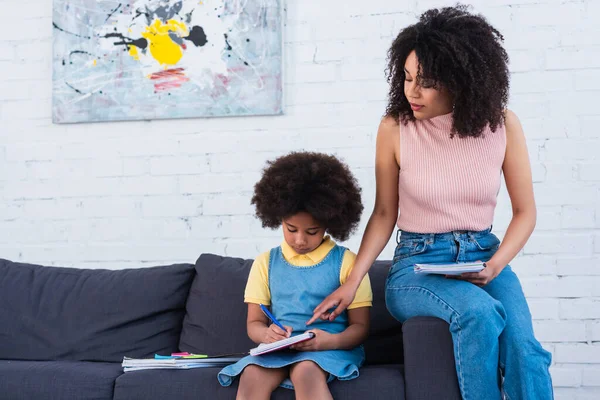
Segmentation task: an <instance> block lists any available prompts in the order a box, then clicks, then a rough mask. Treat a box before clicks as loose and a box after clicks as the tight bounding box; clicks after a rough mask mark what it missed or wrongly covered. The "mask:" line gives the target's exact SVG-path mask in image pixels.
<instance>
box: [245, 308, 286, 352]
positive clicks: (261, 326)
mask: <svg viewBox="0 0 600 400" xmlns="http://www.w3.org/2000/svg"><path fill="white" fill-rule="evenodd" d="M268 324H269V320H268V318H267V317H266V316H265V314H263V312H262V310H261V309H260V306H259V305H258V304H252V303H248V319H247V321H246V329H247V330H248V337H249V338H250V340H252V341H253V342H254V343H256V344H260V343H272V342H276V341H278V340H282V339H285V338H288V337H290V335H291V333H292V328H290V327H289V326H285V328H287V332H284V331H282V330H281V328H279V327H278V326H277V325H275V324H271V325H270V326H269V325H268Z"/></svg>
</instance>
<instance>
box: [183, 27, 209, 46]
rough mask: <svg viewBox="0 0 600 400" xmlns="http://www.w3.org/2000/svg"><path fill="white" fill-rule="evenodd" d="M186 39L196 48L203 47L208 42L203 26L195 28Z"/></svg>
mask: <svg viewBox="0 0 600 400" xmlns="http://www.w3.org/2000/svg"><path fill="white" fill-rule="evenodd" d="M184 39H186V40H189V41H190V42H192V43H194V45H195V46H196V47H202V46H204V45H205V44H206V43H207V42H208V40H207V39H206V33H204V29H203V28H202V27H201V26H193V27H192V30H191V32H190V34H189V35H188V36H187V37H185V38H184Z"/></svg>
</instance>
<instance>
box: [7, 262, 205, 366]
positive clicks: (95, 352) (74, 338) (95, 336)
mask: <svg viewBox="0 0 600 400" xmlns="http://www.w3.org/2000/svg"><path fill="white" fill-rule="evenodd" d="M193 277H194V266H193V265H191V264H177V265H169V266H161V267H150V268H139V269H124V270H115V271H112V270H90V269H75V268H59V267H44V266H40V265H31V264H22V263H16V262H11V261H8V260H2V259H0V359H13V360H80V361H116V362H119V361H121V360H122V359H123V357H124V356H129V357H147V356H152V355H154V353H160V354H170V353H171V352H175V351H177V349H178V344H179V336H180V334H181V324H182V320H183V316H184V313H185V310H184V309H185V303H186V299H187V296H188V292H189V288H190V286H191V283H192V280H193Z"/></svg>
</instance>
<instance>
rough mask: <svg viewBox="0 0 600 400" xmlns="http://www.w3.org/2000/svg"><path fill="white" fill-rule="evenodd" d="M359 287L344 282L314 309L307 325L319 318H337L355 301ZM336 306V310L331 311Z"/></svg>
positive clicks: (331, 319) (330, 319)
mask: <svg viewBox="0 0 600 400" xmlns="http://www.w3.org/2000/svg"><path fill="white" fill-rule="evenodd" d="M357 289H358V286H356V285H353V284H350V282H346V283H344V284H343V285H342V286H340V287H339V288H337V289H336V290H335V291H334V292H333V293H331V294H330V295H329V296H327V297H326V298H325V300H323V301H322V302H321V304H319V305H318V306H317V307H316V308H315V309H314V311H313V316H312V318H311V319H309V320H308V322H307V323H306V325H310V324H312V323H313V322H315V321H316V320H317V319H318V318H321V319H322V320H329V321H333V320H334V319H336V317H337V316H338V315H340V314H341V313H342V312H344V310H345V309H346V308H348V306H349V305H350V304H351V303H352V301H354V296H356V290H357ZM334 307H335V310H334V311H331V312H330V310H331V309H332V308H334Z"/></svg>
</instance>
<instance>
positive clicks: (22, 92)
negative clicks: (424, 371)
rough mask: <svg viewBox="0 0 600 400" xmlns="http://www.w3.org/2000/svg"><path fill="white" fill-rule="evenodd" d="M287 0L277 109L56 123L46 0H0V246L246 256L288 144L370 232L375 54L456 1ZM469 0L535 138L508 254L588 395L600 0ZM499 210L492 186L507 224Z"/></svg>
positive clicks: (264, 239) (558, 351)
mask: <svg viewBox="0 0 600 400" xmlns="http://www.w3.org/2000/svg"><path fill="white" fill-rule="evenodd" d="M288 3H289V4H288V7H287V15H286V28H285V71H286V75H285V90H286V95H285V103H286V114H285V115H284V116H279V117H256V118H226V119H198V120H172V121H154V122H133V123H104V124H81V125H68V126H65V125H52V123H51V114H50V102H51V76H52V71H51V43H52V41H51V37H52V27H51V24H50V22H51V15H52V7H51V2H48V1H41V0H27V1H20V2H16V1H14V0H0V4H2V6H3V7H4V10H5V14H6V15H11V16H12V17H11V18H10V19H9V20H7V21H4V23H3V24H0V76H2V78H0V197H1V200H2V201H1V202H0V256H1V257H5V258H9V259H14V260H23V261H28V262H37V263H43V264H53V265H70V266H80V267H90V268H100V267H102V268H124V267H132V266H140V265H153V264H156V263H167V262H180V261H185V262H191V261H193V260H194V259H195V258H196V257H197V256H198V255H199V254H200V253H202V252H215V253H220V254H226V255H234V256H243V257H253V256H255V255H256V254H257V253H258V252H259V251H262V250H264V249H266V248H269V247H271V246H272V245H273V244H274V243H277V242H278V241H279V240H280V239H279V234H278V233H277V232H271V231H265V230H263V229H262V228H261V227H260V224H259V223H258V222H257V221H256V220H255V219H254V218H253V217H252V208H251V207H250V205H249V201H250V197H251V193H252V187H253V184H254V183H255V181H256V180H257V179H258V177H259V173H260V169H261V167H262V166H263V164H264V161H265V160H266V159H268V158H273V157H275V156H277V155H279V154H283V153H286V152H288V151H290V150H298V149H313V150H320V151H326V152H331V153H335V154H338V155H340V156H341V157H343V158H345V159H346V160H347V161H348V163H350V164H351V166H352V168H353V170H354V172H355V173H356V175H357V176H358V178H359V180H360V183H361V185H362V187H363V190H364V201H365V204H366V210H367V212H366V213H365V217H364V218H363V224H362V226H363V227H364V223H365V220H366V218H367V216H368V211H369V210H370V209H371V207H372V204H373V197H374V178H373V164H374V140H375V132H376V129H377V124H378V121H379V118H380V116H381V115H382V113H383V111H384V107H385V99H386V82H385V80H384V75H383V68H384V66H385V56H386V50H387V48H388V46H389V44H390V41H391V40H392V38H393V35H395V34H396V33H397V32H398V30H399V29H400V28H401V27H403V26H406V24H408V23H411V22H413V21H414V20H415V15H416V14H417V13H419V12H421V11H423V10H425V9H426V8H429V7H432V6H439V5H446V4H453V3H454V1H428V0H421V1H412V2H393V1H389V0H371V1H369V2H364V1H358V0H344V1H342V0H327V1H326V2H325V1H317V0H308V1H301V2H300V1H289V2H288ZM474 6H475V9H476V10H477V11H480V12H483V13H484V14H485V15H486V16H487V17H488V19H489V20H490V21H491V22H492V23H493V24H495V25H496V26H497V28H499V29H500V30H501V31H502V33H503V34H504V35H505V39H506V47H507V49H508V52H509V55H510V57H511V71H512V73H513V74H512V85H511V89H512V95H511V101H510V107H511V108H512V109H513V110H514V111H515V112H516V113H517V114H518V115H519V117H520V118H521V121H522V123H523V126H524V129H525V132H526V135H527V138H528V144H529V146H530V149H529V150H530V156H531V162H532V166H533V176H534V186H535V192H536V199H537V202H538V206H539V221H538V225H537V229H536V231H535V233H534V235H533V237H532V238H531V240H530V241H529V243H528V244H527V245H526V246H525V249H524V251H523V255H522V256H520V257H519V258H518V259H517V260H515V262H514V267H515V270H516V271H517V273H518V274H519V276H520V277H521V279H522V281H523V287H524V290H525V292H526V294H527V296H528V298H529V301H530V306H531V310H532V314H533V318H534V324H535V329H536V332H537V334H538V336H539V338H540V340H541V341H542V342H543V343H544V346H545V347H546V348H548V349H549V350H550V351H551V352H552V353H553V355H554V364H553V366H552V374H553V377H554V385H555V386H556V394H557V398H558V399H598V398H600V201H599V200H600V128H598V127H599V126H600V109H599V108H598V105H597V99H598V98H599V97H600V28H599V25H598V20H599V18H600V0H570V1H569V0H485V1H484V0H477V1H474ZM332 15H335V16H336V22H335V23H332V18H331V16H332ZM24 26H25V27H31V26H35V27H36V29H30V28H26V29H23V27H24ZM509 218H510V205H509V201H508V196H507V195H506V192H505V191H503V192H501V193H500V196H499V206H498V211H497V215H496V221H495V228H496V230H497V231H498V232H499V233H500V234H502V231H503V230H504V229H506V226H507V224H508V221H509ZM361 229H362V228H361ZM359 240H360V235H355V236H354V237H353V238H352V239H351V240H350V241H349V242H348V243H347V245H349V246H350V247H351V248H354V249H356V248H357V246H358V243H359ZM392 250H393V243H390V245H389V246H388V247H387V248H386V250H385V251H384V253H383V255H382V258H390V257H391V254H392Z"/></svg>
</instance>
